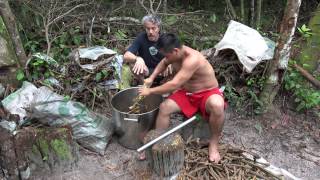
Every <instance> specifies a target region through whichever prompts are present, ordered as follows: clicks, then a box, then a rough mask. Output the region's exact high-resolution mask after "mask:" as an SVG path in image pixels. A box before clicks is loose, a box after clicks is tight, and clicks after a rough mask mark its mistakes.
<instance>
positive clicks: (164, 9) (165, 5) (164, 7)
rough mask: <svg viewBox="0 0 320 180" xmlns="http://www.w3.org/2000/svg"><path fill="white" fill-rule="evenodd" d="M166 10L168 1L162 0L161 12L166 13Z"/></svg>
mask: <svg viewBox="0 0 320 180" xmlns="http://www.w3.org/2000/svg"><path fill="white" fill-rule="evenodd" d="M167 11H168V1H167V0H163V12H164V13H167Z"/></svg>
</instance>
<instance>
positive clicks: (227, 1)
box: [226, 0, 237, 19]
mask: <svg viewBox="0 0 320 180" xmlns="http://www.w3.org/2000/svg"><path fill="white" fill-rule="evenodd" d="M226 3H227V7H228V9H229V10H230V12H231V16H232V17H231V19H237V14H236V11H235V10H234V8H233V5H232V3H231V1H230V0H226Z"/></svg>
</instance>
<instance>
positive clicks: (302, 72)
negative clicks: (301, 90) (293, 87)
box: [293, 64, 320, 89]
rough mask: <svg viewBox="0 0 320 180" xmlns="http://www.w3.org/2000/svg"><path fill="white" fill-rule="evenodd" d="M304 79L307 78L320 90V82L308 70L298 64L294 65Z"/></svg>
mask: <svg viewBox="0 0 320 180" xmlns="http://www.w3.org/2000/svg"><path fill="white" fill-rule="evenodd" d="M293 66H294V67H295V68H296V69H297V70H298V71H299V72H300V73H301V75H302V76H303V77H305V78H306V79H307V80H308V81H309V82H310V83H311V84H312V85H314V86H315V87H316V88H318V89H320V81H319V80H317V79H316V78H314V77H313V76H312V75H311V74H310V73H309V72H308V71H307V70H305V69H303V68H302V67H301V66H299V65H298V64H294V65H293Z"/></svg>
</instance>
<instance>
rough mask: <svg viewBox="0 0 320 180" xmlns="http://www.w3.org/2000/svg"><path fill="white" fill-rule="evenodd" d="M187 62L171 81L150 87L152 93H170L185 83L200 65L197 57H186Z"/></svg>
mask: <svg viewBox="0 0 320 180" xmlns="http://www.w3.org/2000/svg"><path fill="white" fill-rule="evenodd" d="M185 62H186V63H184V64H182V67H181V69H180V70H179V72H178V73H177V74H176V75H175V76H174V78H173V79H172V80H171V81H168V82H166V83H164V84H163V85H161V86H158V87H154V88H150V89H149V91H150V94H165V93H170V92H173V91H174V90H177V89H178V88H180V87H181V86H182V85H183V84H185V83H186V82H187V81H188V80H189V79H190V78H191V77H192V75H193V73H194V72H195V71H196V70H197V69H198V67H199V63H197V61H196V60H195V59H192V58H189V59H186V60H185Z"/></svg>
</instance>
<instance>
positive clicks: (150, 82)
mask: <svg viewBox="0 0 320 180" xmlns="http://www.w3.org/2000/svg"><path fill="white" fill-rule="evenodd" d="M152 83H153V79H151V78H147V79H145V80H144V83H143V85H144V86H145V87H150V86H151V85H152Z"/></svg>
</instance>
